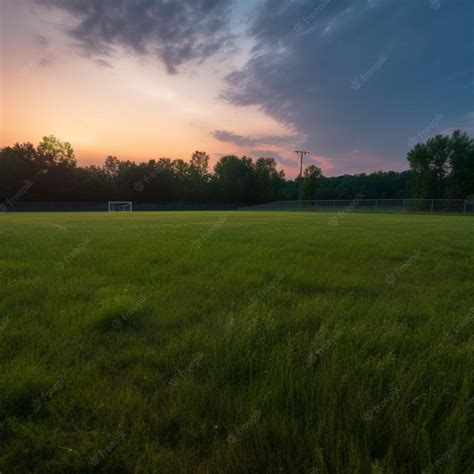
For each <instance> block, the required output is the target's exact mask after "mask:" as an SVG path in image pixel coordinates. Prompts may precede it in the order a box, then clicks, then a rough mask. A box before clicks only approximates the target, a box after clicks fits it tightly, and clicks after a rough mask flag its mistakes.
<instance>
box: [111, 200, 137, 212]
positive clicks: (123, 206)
mask: <svg viewBox="0 0 474 474" xmlns="http://www.w3.org/2000/svg"><path fill="white" fill-rule="evenodd" d="M132 211H133V206H132V201H109V212H132Z"/></svg>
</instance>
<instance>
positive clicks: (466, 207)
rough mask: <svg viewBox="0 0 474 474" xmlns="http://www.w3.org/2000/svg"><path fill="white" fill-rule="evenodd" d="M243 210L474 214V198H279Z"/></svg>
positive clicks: (242, 208)
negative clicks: (281, 199)
mask: <svg viewBox="0 0 474 474" xmlns="http://www.w3.org/2000/svg"><path fill="white" fill-rule="evenodd" d="M239 210H242V211H272V210H275V211H329V212H357V211H359V212H373V213H375V212H381V213H387V212H393V213H403V212H415V213H419V212H423V213H425V212H426V213H458V214H472V215H474V199H468V200H463V199H359V198H355V199H352V200H348V199H333V200H314V201H275V202H269V203H265V204H258V205H256V206H246V207H241V208H239Z"/></svg>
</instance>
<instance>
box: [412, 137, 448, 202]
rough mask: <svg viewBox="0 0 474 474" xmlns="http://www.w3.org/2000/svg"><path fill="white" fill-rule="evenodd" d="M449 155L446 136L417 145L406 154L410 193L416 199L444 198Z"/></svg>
mask: <svg viewBox="0 0 474 474" xmlns="http://www.w3.org/2000/svg"><path fill="white" fill-rule="evenodd" d="M449 155H450V139H449V136H447V135H436V136H435V137H432V138H430V139H428V141H427V142H426V143H417V144H416V145H415V147H414V148H413V149H412V150H411V151H410V152H409V153H408V156H407V158H408V162H409V164H410V171H411V186H412V192H413V196H414V197H415V198H416V199H438V198H444V197H446V196H445V194H446V176H447V175H448V171H449Z"/></svg>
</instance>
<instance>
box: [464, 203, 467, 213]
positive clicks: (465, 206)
mask: <svg viewBox="0 0 474 474" xmlns="http://www.w3.org/2000/svg"><path fill="white" fill-rule="evenodd" d="M464 214H467V199H466V200H465V201H464Z"/></svg>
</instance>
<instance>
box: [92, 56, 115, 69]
mask: <svg viewBox="0 0 474 474" xmlns="http://www.w3.org/2000/svg"><path fill="white" fill-rule="evenodd" d="M93 61H94V63H96V64H97V66H99V67H102V68H105V69H114V67H113V66H112V64H110V63H109V62H107V61H106V60H105V59H100V58H95V59H94V60H93Z"/></svg>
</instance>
